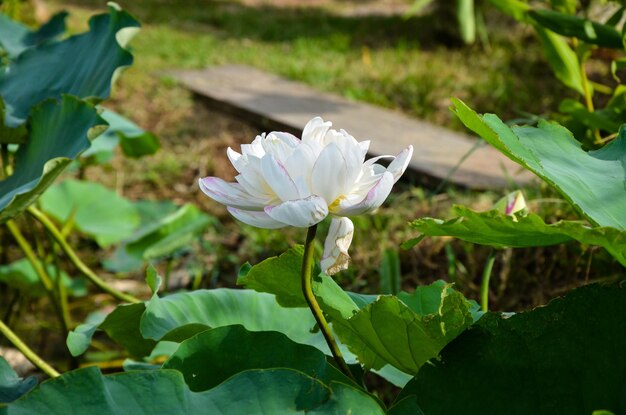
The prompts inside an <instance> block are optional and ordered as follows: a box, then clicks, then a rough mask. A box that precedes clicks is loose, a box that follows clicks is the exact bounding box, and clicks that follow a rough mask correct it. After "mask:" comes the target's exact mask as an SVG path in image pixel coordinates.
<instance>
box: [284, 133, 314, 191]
mask: <svg viewBox="0 0 626 415" xmlns="http://www.w3.org/2000/svg"><path fill="white" fill-rule="evenodd" d="M320 151H321V148H320ZM317 154H318V153H316V152H315V150H314V149H313V147H312V146H311V145H309V144H302V145H300V146H298V148H296V149H295V150H294V152H293V153H292V154H291V156H290V157H289V158H288V159H287V160H286V161H285V162H284V163H283V164H284V166H285V168H286V169H287V173H289V176H290V177H291V178H292V179H294V181H295V182H296V184H298V178H300V177H301V178H302V179H300V180H303V183H306V184H307V192H308V194H307V192H305V193H300V196H301V197H307V196H309V195H310V194H311V192H310V186H311V183H310V182H311V171H312V170H313V165H314V164H315V160H316V159H317Z"/></svg>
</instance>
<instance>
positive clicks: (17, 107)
mask: <svg viewBox="0 0 626 415" xmlns="http://www.w3.org/2000/svg"><path fill="white" fill-rule="evenodd" d="M89 27H90V30H89V32H86V33H83V34H80V35H75V36H72V37H69V38H67V39H65V40H62V41H59V42H52V43H45V44H42V45H41V46H39V47H37V48H34V49H32V50H31V51H30V52H29V53H27V54H24V55H22V56H20V58H19V59H17V60H16V61H15V62H13V63H11V64H10V65H9V66H8V68H7V70H6V71H2V72H1V73H0V96H2V98H3V99H4V102H5V105H6V115H5V123H6V124H7V126H9V127H16V126H18V125H20V124H22V123H24V122H25V121H26V118H27V116H28V114H29V112H30V110H31V108H32V107H33V106H34V105H36V104H37V103H38V102H41V101H43V100H45V99H47V98H60V97H61V95H62V94H71V95H74V96H76V97H80V98H90V99H95V100H102V99H105V98H107V97H108V96H109V93H110V91H111V82H112V79H113V78H114V76H115V75H116V73H117V72H119V70H118V69H120V68H123V67H126V66H129V65H130V64H131V63H132V60H133V58H132V55H131V54H130V52H128V51H127V50H126V49H124V48H123V46H125V45H120V44H119V43H118V38H119V39H126V38H128V35H129V34H130V33H131V32H134V31H136V30H137V27H138V23H137V22H136V21H135V20H134V19H133V18H132V17H131V16H130V15H129V14H128V13H126V12H125V11H122V10H118V9H117V8H116V7H114V6H110V7H109V13H108V14H101V15H97V16H94V17H93V18H92V19H91V21H90V23H89ZM95 74H97V76H96V75H95Z"/></svg>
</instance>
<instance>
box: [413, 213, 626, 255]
mask: <svg viewBox="0 0 626 415" xmlns="http://www.w3.org/2000/svg"><path fill="white" fill-rule="evenodd" d="M454 214H455V215H456V217H454V218H452V219H449V220H446V221H442V220H440V219H433V218H420V219H418V220H415V221H413V222H411V227H412V228H414V229H416V230H417V231H419V232H420V233H421V235H420V236H419V237H417V238H415V239H412V240H410V241H407V242H406V243H405V245H404V246H405V247H406V248H409V247H411V246H414V245H416V244H417V243H419V242H420V241H421V240H422V239H423V238H424V237H426V236H452V237H455V238H459V239H462V240H464V241H468V242H472V243H475V244H480V245H489V246H493V247H495V248H505V247H513V248H526V247H531V246H548V245H555V244H560V243H564V242H567V241H572V240H575V241H578V242H580V243H582V244H585V245H598V246H602V247H604V248H605V249H606V250H607V251H609V253H611V255H613V256H614V257H615V259H617V260H618V261H619V262H620V263H621V264H622V265H624V266H626V231H619V230H617V229H615V228H610V227H605V228H590V227H589V226H586V225H585V224H584V223H581V222H575V221H559V222H557V223H553V224H549V225H548V224H546V223H545V222H544V221H543V220H542V219H541V218H540V217H539V216H537V215H535V214H532V213H531V214H528V215H526V216H515V217H513V216H510V215H505V214H503V213H501V212H498V211H496V210H491V211H488V212H475V211H473V210H471V209H468V208H466V207H463V206H455V207H454Z"/></svg>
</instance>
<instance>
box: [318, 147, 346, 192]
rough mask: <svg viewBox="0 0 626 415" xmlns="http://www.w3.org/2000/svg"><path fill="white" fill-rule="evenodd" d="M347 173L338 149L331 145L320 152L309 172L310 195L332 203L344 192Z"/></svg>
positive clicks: (344, 161)
mask: <svg viewBox="0 0 626 415" xmlns="http://www.w3.org/2000/svg"><path fill="white" fill-rule="evenodd" d="M347 177H348V171H347V168H346V160H345V159H344V157H343V155H342V154H341V151H340V150H339V147H338V146H337V145H336V144H335V143H331V144H329V145H328V146H326V147H325V148H324V150H322V152H321V153H320V155H319V157H318V158H317V161H315V165H314V166H313V171H312V172H311V193H313V194H314V195H318V196H321V197H323V198H324V199H325V200H326V202H327V203H328V204H331V203H333V201H334V200H335V199H337V197H339V195H341V194H342V193H343V192H344V191H346V190H347V189H346V187H347V186H346V178H347Z"/></svg>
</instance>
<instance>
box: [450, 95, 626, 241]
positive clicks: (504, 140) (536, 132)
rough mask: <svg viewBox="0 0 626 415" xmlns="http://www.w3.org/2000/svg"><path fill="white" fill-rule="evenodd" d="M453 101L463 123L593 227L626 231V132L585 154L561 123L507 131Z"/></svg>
mask: <svg viewBox="0 0 626 415" xmlns="http://www.w3.org/2000/svg"><path fill="white" fill-rule="evenodd" d="M453 102H454V111H455V112H456V114H457V116H458V117H459V118H460V119H461V121H462V122H463V124H465V125H466V126H467V127H468V128H469V129H471V130H472V131H474V132H476V133H477V134H479V135H480V136H481V137H483V138H484V139H485V140H486V141H487V142H489V143H490V144H491V145H493V146H494V147H495V148H497V149H498V150H500V151H501V152H502V153H503V154H504V155H506V156H507V157H509V158H510V159H511V160H513V161H515V162H517V163H519V164H521V165H522V166H523V167H525V168H527V169H529V170H530V171H532V172H534V173H535V174H537V175H538V176H539V177H541V178H542V179H543V180H545V181H546V182H548V183H549V184H551V185H552V186H554V187H555V188H556V189H557V190H558V191H559V192H561V194H562V195H563V197H565V198H566V199H567V200H569V201H570V202H571V203H572V204H573V205H574V207H576V208H577V209H578V210H579V211H580V212H581V214H583V215H584V216H585V217H587V218H588V219H589V220H590V221H591V222H592V223H594V224H597V225H600V226H610V227H613V228H617V229H620V230H626V129H621V130H620V134H619V136H618V137H617V138H616V139H615V140H614V141H613V142H611V143H609V144H608V145H606V146H605V147H604V148H603V149H601V150H599V151H590V152H586V151H584V150H583V149H582V148H581V144H580V143H579V142H578V141H576V140H575V139H574V137H573V136H572V134H571V133H570V132H569V131H568V130H567V129H565V128H564V127H561V126H560V125H558V124H554V123H550V122H547V121H543V120H542V121H540V122H539V126H538V127H529V126H517V127H508V126H507V125H506V124H504V123H503V122H502V121H501V120H500V119H499V118H498V117H497V116H495V115H493V114H485V115H482V116H481V115H478V114H477V113H476V112H474V111H473V110H472V109H470V108H469V107H467V106H466V105H465V104H464V103H463V102H461V101H459V100H454V101H453Z"/></svg>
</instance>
